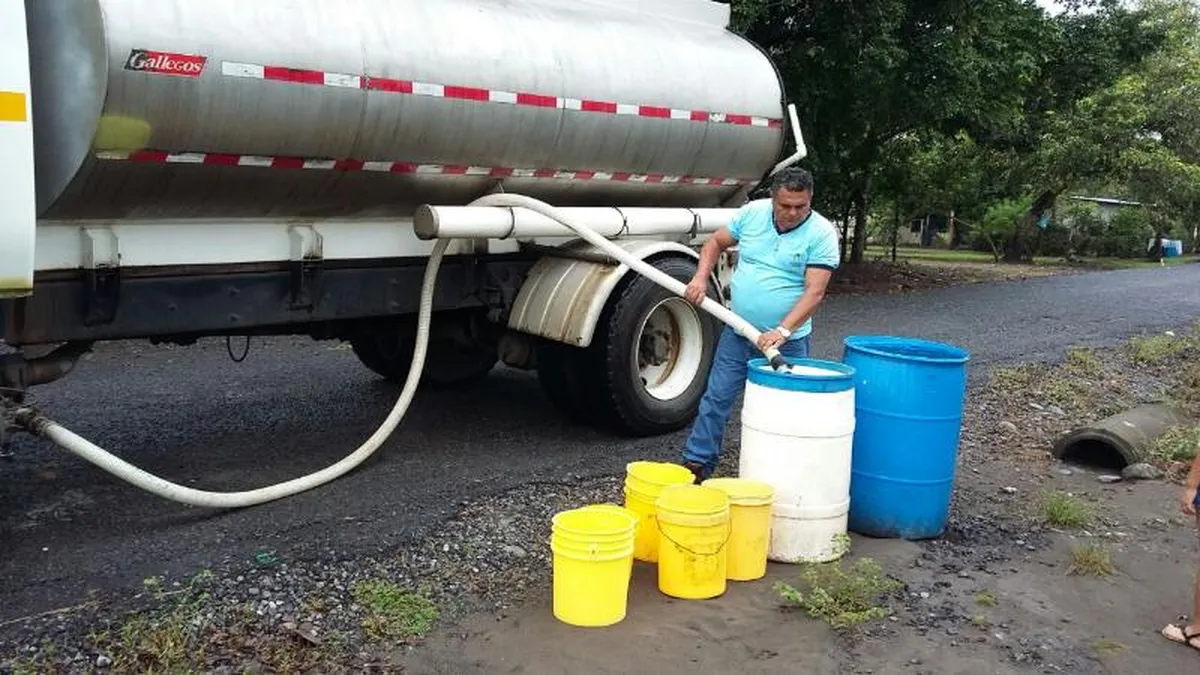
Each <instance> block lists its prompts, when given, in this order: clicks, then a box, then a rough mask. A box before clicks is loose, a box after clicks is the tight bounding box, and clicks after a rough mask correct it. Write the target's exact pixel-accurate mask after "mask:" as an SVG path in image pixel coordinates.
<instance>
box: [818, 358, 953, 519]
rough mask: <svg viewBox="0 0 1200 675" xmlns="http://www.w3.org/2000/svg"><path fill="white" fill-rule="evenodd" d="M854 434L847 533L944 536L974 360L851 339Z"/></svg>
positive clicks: (843, 359) (848, 360)
mask: <svg viewBox="0 0 1200 675" xmlns="http://www.w3.org/2000/svg"><path fill="white" fill-rule="evenodd" d="M844 347H845V349H844V351H843V354H842V361H843V362H844V363H846V364H847V365H849V366H851V367H853V368H854V373H855V375H854V383H855V402H854V414H855V425H856V426H855V432H854V445H853V449H852V458H851V474H850V517H849V524H848V526H849V529H850V530H851V531H854V532H857V533H859V534H864V535H867V536H872V537H889V538H900V539H928V538H932V537H937V536H940V535H941V534H942V532H943V531H945V529H946V521H947V520H948V518H949V515H950V498H951V494H952V492H953V488H954V475H955V465H956V463H957V459H958V441H959V432H960V430H961V428H962V417H963V402H964V399H965V398H966V390H967V368H966V364H967V361H968V360H969V359H970V354H968V353H967V352H966V350H963V349H960V348H958V347H955V346H952V345H948V344H942V343H940V342H928V341H924V340H916V339H911V338H904V337H894V336H867V335H861V336H850V337H848V338H846V339H845V341H844Z"/></svg>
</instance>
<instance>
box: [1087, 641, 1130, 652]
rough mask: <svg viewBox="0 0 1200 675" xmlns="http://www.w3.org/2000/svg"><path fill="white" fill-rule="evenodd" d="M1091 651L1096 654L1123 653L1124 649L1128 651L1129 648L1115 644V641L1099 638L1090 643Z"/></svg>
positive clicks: (1118, 643)
mask: <svg viewBox="0 0 1200 675" xmlns="http://www.w3.org/2000/svg"><path fill="white" fill-rule="evenodd" d="M1092 649H1095V650H1096V651H1098V652H1123V651H1125V650H1126V649H1129V647H1128V646H1126V645H1124V644H1121V643H1120V642H1117V641H1116V640H1111V639H1109V638H1100V639H1099V640H1096V641H1095V642H1093V643H1092Z"/></svg>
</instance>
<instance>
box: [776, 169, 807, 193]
mask: <svg viewBox="0 0 1200 675" xmlns="http://www.w3.org/2000/svg"><path fill="white" fill-rule="evenodd" d="M781 189H783V190H787V191H788V192H805V191H808V192H812V189H813V177H812V174H811V173H809V172H808V171H806V170H804V169H801V168H800V167H796V166H793V167H788V168H786V169H784V170H783V171H780V172H779V173H777V174H775V175H774V176H773V177H772V178H771V194H775V193H777V192H779V191H780V190H781Z"/></svg>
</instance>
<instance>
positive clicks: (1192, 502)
mask: <svg viewBox="0 0 1200 675" xmlns="http://www.w3.org/2000/svg"><path fill="white" fill-rule="evenodd" d="M1179 510H1180V511H1183V512H1184V513H1186V514H1187V515H1189V516H1194V515H1196V488H1187V489H1185V490H1184V491H1183V495H1182V496H1181V497H1180V498H1179Z"/></svg>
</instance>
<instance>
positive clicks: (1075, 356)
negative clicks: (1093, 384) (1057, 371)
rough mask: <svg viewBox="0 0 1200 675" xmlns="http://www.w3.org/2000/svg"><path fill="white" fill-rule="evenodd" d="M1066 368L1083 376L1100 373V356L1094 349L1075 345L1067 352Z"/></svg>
mask: <svg viewBox="0 0 1200 675" xmlns="http://www.w3.org/2000/svg"><path fill="white" fill-rule="evenodd" d="M1066 367H1067V370H1068V371H1070V372H1072V373H1075V374H1078V375H1084V376H1094V375H1098V374H1099V373H1100V357H1098V356H1096V351H1095V350H1094V349H1085V348H1083V347H1076V348H1075V349H1072V350H1071V351H1069V352H1067V362H1066Z"/></svg>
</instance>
